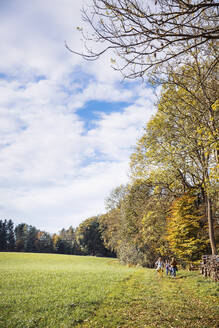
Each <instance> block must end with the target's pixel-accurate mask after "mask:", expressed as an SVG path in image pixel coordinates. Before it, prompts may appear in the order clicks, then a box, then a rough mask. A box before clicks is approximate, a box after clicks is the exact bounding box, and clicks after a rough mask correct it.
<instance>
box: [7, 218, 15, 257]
mask: <svg viewBox="0 0 219 328" xmlns="http://www.w3.org/2000/svg"><path fill="white" fill-rule="evenodd" d="M7 242H8V245H7V247H8V250H9V251H10V252H13V251H14V250H15V235H14V223H13V222H12V220H8V222H7Z"/></svg>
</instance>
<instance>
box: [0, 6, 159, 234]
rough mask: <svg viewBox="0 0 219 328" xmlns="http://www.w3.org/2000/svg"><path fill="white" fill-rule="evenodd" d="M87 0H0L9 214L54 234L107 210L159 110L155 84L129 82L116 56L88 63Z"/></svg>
mask: <svg viewBox="0 0 219 328" xmlns="http://www.w3.org/2000/svg"><path fill="white" fill-rule="evenodd" d="M81 6H82V0H77V1H75V0H46V1H45V0H32V1H26V0H1V1H0V21H1V29H0V38H1V52H0V193H1V197H0V213H1V218H3V219H10V218H11V219H12V220H13V221H14V222H15V224H17V223H21V222H26V223H28V224H31V225H34V226H36V227H37V228H40V229H43V230H46V231H48V232H57V231H58V230H60V229H61V228H63V227H64V228H68V227H69V226H70V225H72V226H74V227H76V226H78V224H79V223H80V222H82V221H83V220H84V219H86V218H88V217H90V216H93V215H96V214H101V213H103V212H104V211H105V208H104V200H105V198H106V196H107V195H108V194H109V193H110V191H111V190H112V189H113V188H114V187H116V186H118V185H120V184H122V183H126V182H127V181H128V170H129V156H130V154H131V152H132V150H133V146H134V145H135V143H136V139H137V138H138V137H139V136H140V135H141V133H142V128H143V126H144V125H145V123H146V122H147V120H148V119H149V118H150V116H151V114H152V113H153V111H154V105H153V104H154V101H155V96H154V94H153V91H152V89H150V88H149V87H145V86H144V85H143V84H142V83H141V82H139V83H138V82H136V81H135V82H133V81H132V82H127V81H126V82H125V83H124V82H122V81H121V76H120V75H119V74H118V73H116V72H115V71H113V70H112V68H111V67H110V58H111V56H110V54H108V55H107V56H105V57H104V58H101V59H100V60H98V61H97V62H92V63H91V62H86V61H84V60H82V59H81V58H80V57H78V56H76V55H73V54H71V53H70V52H69V51H67V49H66V48H65V46H64V42H65V40H66V41H67V43H68V44H69V46H71V47H72V48H74V49H76V50H80V49H81V41H80V38H81V36H80V33H79V31H78V30H77V26H81V24H82V23H81V18H80V8H81Z"/></svg>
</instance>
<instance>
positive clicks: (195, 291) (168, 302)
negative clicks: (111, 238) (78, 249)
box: [0, 253, 219, 328]
mask: <svg viewBox="0 0 219 328" xmlns="http://www.w3.org/2000/svg"><path fill="white" fill-rule="evenodd" d="M218 296H219V285H218V284H217V283H214V282H211V281H210V280H207V279H204V278H202V277H201V276H200V275H199V274H198V273H189V272H185V271H180V272H179V274H178V277H177V278H176V279H171V278H169V277H164V278H162V279H158V277H157V275H156V272H155V270H151V269H143V268H128V267H126V266H121V265H120V264H119V263H118V261H117V260H115V259H106V258H95V257H80V256H69V255H55V254H54V255H51V254H50V255H48V254H25V253H0V327H1V328H15V327H16V328H21V327H22V328H33V327H36V328H38V327H39V328H40V327H42V328H46V327H51V328H52V327H53V328H56V327H57V328H67V327H75V328H102V327H104V328H110V327H111V328H143V327H160V328H165V327H168V328H171V327H177V328H181V327H183V328H184V327H186V328H193V327H194V328H195V327H200V328H211V327H215V328H216V327H218V326H219V320H218V319H219V308H218V301H219V297H218Z"/></svg>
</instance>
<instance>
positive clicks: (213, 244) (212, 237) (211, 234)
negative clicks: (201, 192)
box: [206, 194, 217, 255]
mask: <svg viewBox="0 0 219 328" xmlns="http://www.w3.org/2000/svg"><path fill="white" fill-rule="evenodd" d="M206 203H207V217H208V229H209V239H210V244H211V252H212V255H216V254H217V248H216V242H215V235H214V220H213V217H212V210H211V200H210V198H209V196H208V195H207V194H206Z"/></svg>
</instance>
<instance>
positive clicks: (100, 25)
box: [66, 0, 219, 78]
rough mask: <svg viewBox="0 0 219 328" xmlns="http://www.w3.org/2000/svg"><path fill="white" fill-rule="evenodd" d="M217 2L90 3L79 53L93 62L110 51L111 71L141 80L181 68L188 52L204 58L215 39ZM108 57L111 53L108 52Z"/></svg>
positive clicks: (217, 32) (217, 35) (101, 0)
mask: <svg viewBox="0 0 219 328" xmlns="http://www.w3.org/2000/svg"><path fill="white" fill-rule="evenodd" d="M218 8H219V4H218V2H217V1H216V0H198V1H195V0H155V1H153V0H151V1H149V2H148V1H143V0H92V4H91V5H90V6H86V7H85V8H83V10H82V16H83V20H84V21H85V23H86V24H87V25H88V27H89V28H91V33H89V32H88V33H87V32H86V24H85V27H78V30H79V31H81V33H82V36H83V40H84V43H85V50H84V52H81V51H78V52H77V51H76V49H70V48H69V47H68V45H66V46H67V48H68V49H69V50H70V51H72V52H74V53H77V54H79V55H81V56H83V57H84V58H85V59H88V60H95V59H97V58H99V57H100V56H101V55H103V54H104V53H106V52H108V51H111V50H113V51H114V55H115V57H114V55H112V54H111V56H113V57H112V58H111V62H112V64H113V67H114V68H115V69H117V70H120V71H121V72H122V73H123V75H124V76H125V77H128V78H136V77H142V76H144V74H145V73H146V72H147V71H150V70H151V69H153V70H156V69H157V68H158V67H160V65H162V66H163V65H164V64H165V63H167V62H168V63H172V64H173V62H174V64H180V63H181V62H182V60H184V59H185V57H186V56H187V55H189V54H190V53H191V51H193V49H199V50H200V51H201V52H202V56H206V55H207V53H206V47H209V46H210V47H212V48H215V49H217V48H216V47H217V46H216V42H215V41H216V40H218V38H219V27H218ZM111 53H112V52H111Z"/></svg>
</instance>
